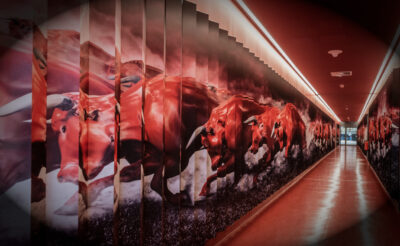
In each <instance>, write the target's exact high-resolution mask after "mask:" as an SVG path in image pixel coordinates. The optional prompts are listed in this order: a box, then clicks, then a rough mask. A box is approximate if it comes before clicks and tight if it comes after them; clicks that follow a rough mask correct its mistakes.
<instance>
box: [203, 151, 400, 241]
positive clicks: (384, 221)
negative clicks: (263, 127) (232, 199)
mask: <svg viewBox="0 0 400 246" xmlns="http://www.w3.org/2000/svg"><path fill="white" fill-rule="evenodd" d="M398 228H400V216H399V214H398V213H397V212H396V210H395V208H394V206H393V205H392V204H391V202H390V200H389V199H388V197H387V196H386V194H385V192H384V190H383V189H382V187H381V186H380V184H379V183H378V180H377V179H376V178H375V176H374V173H373V172H372V170H371V168H370V166H369V164H368V162H367V161H366V159H365V158H364V157H363V156H362V153H361V151H360V149H359V148H358V147H355V146H347V147H344V146H342V147H339V148H336V150H334V151H333V152H332V153H331V154H329V156H328V157H327V158H326V159H325V160H323V161H322V162H321V163H320V164H319V165H318V166H317V167H316V168H315V169H313V170H312V171H311V172H310V173H309V174H308V175H306V176H305V177H304V178H303V179H302V180H301V181H299V183H298V184H296V185H295V186H294V187H293V188H291V189H290V190H289V191H288V192H287V193H286V194H284V195H283V196H282V197H281V198H280V199H278V200H277V201H275V202H274V203H273V204H272V205H271V206H270V207H268V208H267V209H266V210H265V211H264V212H262V213H261V215H260V216H258V217H257V218H256V219H255V220H254V221H253V222H251V223H250V224H249V226H247V227H246V228H244V229H243V230H242V231H240V232H239V233H238V234H236V235H235V236H234V237H233V238H231V240H230V241H228V242H227V243H226V245H305V244H310V243H324V244H328V245H339V244H346V245H367V243H372V245H374V244H376V245H399V244H400V238H399V237H398ZM222 234H223V233H222ZM218 238H221V235H220V236H219V237H218ZM210 243H215V242H211V241H210V242H209V244H210Z"/></svg>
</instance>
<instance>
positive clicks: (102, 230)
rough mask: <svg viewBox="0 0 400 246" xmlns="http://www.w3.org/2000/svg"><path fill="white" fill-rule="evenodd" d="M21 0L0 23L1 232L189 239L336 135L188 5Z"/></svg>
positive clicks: (297, 169)
mask: <svg viewBox="0 0 400 246" xmlns="http://www.w3.org/2000/svg"><path fill="white" fill-rule="evenodd" d="M30 4H31V3H30ZM35 4H36V5H35ZM31 7H32V8H34V9H36V10H38V11H37V12H34V13H35V15H34V16H33V17H32V19H23V18H17V17H13V18H9V19H3V20H1V22H2V24H3V25H2V29H1V36H2V39H1V40H2V41H1V44H0V45H1V49H2V57H1V58H0V63H1V66H0V67H1V87H0V91H1V93H2V97H0V105H1V106H0V132H1V136H0V137H1V141H0V144H1V150H0V151H1V156H2V158H0V168H1V172H0V180H1V182H0V204H1V208H2V209H1V211H2V213H0V216H1V217H0V218H1V219H0V221H1V222H0V232H1V234H0V238H1V240H2V241H5V242H7V243H15V242H16V243H26V242H27V241H29V240H31V241H32V242H33V243H47V244H61V245H64V244H72V243H77V242H79V243H93V244H101V245H103V244H105V245H108V244H113V243H114V244H120V245H139V244H141V245H160V244H168V245H170V244H177V242H179V244H182V245H193V244H204V243H205V241H206V240H207V239H210V238H213V237H215V235H216V232H218V231H222V230H224V229H225V228H226V227H227V226H229V225H231V224H232V223H233V222H234V221H236V220H237V219H239V218H240V217H241V216H243V215H245V214H246V213H247V212H248V211H250V210H251V209H252V208H254V207H255V206H256V205H257V204H259V203H260V202H262V201H263V200H265V199H266V198H267V197H269V196H270V195H271V194H273V193H274V192H275V191H277V190H278V189H279V188H281V187H282V186H283V185H285V184H286V183H288V182H289V181H290V180H292V179H293V178H294V177H296V176H297V175H298V174H300V173H301V172H303V171H304V170H305V169H307V168H308V167H310V166H311V165H312V164H313V163H315V162H316V161H317V160H319V159H320V158H321V157H323V156H324V155H326V154H327V153H328V152H329V151H331V150H332V149H333V148H334V147H335V146H336V145H337V144H338V139H339V135H340V131H339V128H338V127H339V126H338V125H336V124H335V122H334V121H333V120H332V119H330V118H329V117H328V116H326V115H325V114H324V113H323V112H322V111H321V110H320V109H318V108H317V107H316V106H315V105H314V104H312V103H311V102H310V101H309V100H308V99H306V98H305V97H304V96H303V95H302V94H300V93H299V92H298V91H297V90H296V89H295V88H293V87H292V86H291V85H290V84H289V83H287V82H286V81H284V80H283V79H282V78H281V77H280V76H279V75H278V74H276V73H275V72H274V71H273V70H272V69H271V68H269V67H268V65H267V64H264V63H263V62H262V61H260V59H259V58H257V57H256V56H255V55H254V54H253V53H251V52H250V51H249V49H247V48H246V47H243V45H242V44H241V43H239V42H237V41H236V39H235V37H232V36H230V35H229V33H228V32H227V31H225V30H222V29H220V28H219V25H218V23H215V22H212V21H210V20H209V19H208V15H207V14H204V13H201V12H198V11H197V10H196V6H195V5H194V4H192V3H189V2H186V1H183V2H181V1H180V0H168V1H163V0H148V1H144V0H129V1H126V0H120V1H104V2H101V1H90V3H88V4H84V5H81V6H79V5H77V3H74V2H70V3H68V4H65V3H57V4H54V3H52V4H48V5H47V3H46V2H45V1H43V2H42V1H34V4H33V3H32V6H31ZM43 9H44V10H43ZM60 9H63V10H66V9H68V10H67V11H65V12H60ZM43 11H44V12H43ZM46 16H52V18H46ZM53 16H54V17H53ZM44 21H45V23H46V24H43V22H44ZM39 23H42V25H39ZM389 98H390V97H389ZM390 102H391V101H390ZM385 112H386V111H385ZM388 112H389V111H388ZM390 112H392V111H390ZM393 112H394V111H393ZM396 112H397V116H398V111H396ZM395 115H396V113H395ZM380 116H381V115H380ZM385 117H392V118H391V119H393V116H390V115H385ZM397 120H398V118H397ZM393 122H395V120H394V119H393ZM382 124H383V125H384V126H389V125H388V124H389V123H382ZM385 124H386V125H385ZM392 126H394V124H392ZM397 131H398V130H397ZM386 140H387V141H386ZM385 141H386V142H385ZM388 141H389V140H388V139H382V141H381V142H379V143H380V144H381V145H382V146H381V147H379V148H384V145H383V144H384V143H387V142H388ZM397 146H398V145H397ZM374 148H375V147H374ZM376 148H378V147H376ZM385 151H386V152H388V150H387V149H385ZM397 151H398V149H397ZM371 153H373V152H371ZM390 155H391V154H390ZM371 156H372V154H371ZM16 218H17V219H16Z"/></svg>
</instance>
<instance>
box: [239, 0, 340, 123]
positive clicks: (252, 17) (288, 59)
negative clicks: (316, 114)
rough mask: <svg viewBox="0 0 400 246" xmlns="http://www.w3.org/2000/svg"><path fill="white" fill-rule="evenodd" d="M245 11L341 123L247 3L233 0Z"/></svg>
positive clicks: (304, 83) (302, 81)
mask: <svg viewBox="0 0 400 246" xmlns="http://www.w3.org/2000/svg"><path fill="white" fill-rule="evenodd" d="M234 1H235V2H236V3H237V4H238V5H239V6H240V8H241V9H242V11H244V12H245V13H246V15H247V16H248V17H249V18H250V19H251V20H252V21H253V23H254V24H255V25H256V26H257V28H258V29H259V30H260V31H261V32H262V34H263V35H264V37H265V38H266V39H267V41H269V42H270V43H271V44H272V45H273V46H274V48H275V49H276V50H277V51H278V53H279V54H280V55H281V56H282V58H283V59H284V60H285V62H286V63H287V64H288V65H289V67H290V68H291V69H293V70H294V72H295V73H296V74H297V75H298V76H299V78H300V80H299V81H300V83H303V85H305V86H307V87H308V88H309V89H310V90H311V91H312V92H313V93H314V95H315V96H316V97H317V99H318V101H320V103H321V104H322V105H323V106H324V107H325V109H326V110H327V111H328V112H330V113H331V114H332V116H333V117H334V118H335V120H336V121H337V123H339V124H340V123H342V121H341V120H340V118H339V117H338V116H337V115H336V114H335V112H334V111H333V110H332V109H331V107H329V105H328V104H327V103H326V102H325V100H324V99H323V98H322V97H321V96H320V94H319V93H318V92H317V90H315V88H314V87H313V86H312V85H311V83H310V82H309V81H308V80H307V78H306V77H305V76H304V75H303V74H302V73H301V72H300V70H299V69H298V68H297V67H296V65H294V63H293V62H292V60H290V58H289V57H288V56H287V55H286V53H285V51H283V49H282V48H281V47H280V46H279V44H278V43H277V42H276V41H275V39H274V38H273V37H272V35H271V34H270V33H269V32H268V31H267V29H266V28H265V27H264V26H263V24H261V22H260V21H259V20H258V19H257V17H256V16H255V15H254V13H253V12H252V11H251V10H250V9H249V8H248V7H247V5H246V4H245V3H244V2H243V1H242V0H234Z"/></svg>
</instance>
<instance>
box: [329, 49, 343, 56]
mask: <svg viewBox="0 0 400 246" xmlns="http://www.w3.org/2000/svg"><path fill="white" fill-rule="evenodd" d="M342 53H343V50H330V51H328V54H329V55H331V56H332V57H333V58H336V57H338V56H339V55H340V54H342Z"/></svg>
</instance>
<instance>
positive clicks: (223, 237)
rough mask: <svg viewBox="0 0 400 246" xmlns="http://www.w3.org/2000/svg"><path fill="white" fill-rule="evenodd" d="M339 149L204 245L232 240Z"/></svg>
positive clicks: (221, 243) (219, 243) (220, 243)
mask: <svg viewBox="0 0 400 246" xmlns="http://www.w3.org/2000/svg"><path fill="white" fill-rule="evenodd" d="M338 147H340V145H338V146H336V147H335V148H334V149H333V150H331V151H330V152H329V153H327V154H326V155H325V156H323V157H322V158H321V159H319V160H318V161H317V162H315V163H314V164H312V165H311V166H310V167H309V168H307V169H306V170H304V171H303V172H302V173H300V174H299V175H297V176H296V177H295V178H294V179H292V180H291V181H289V182H288V183H287V184H285V185H284V186H282V187H281V188H280V189H279V190H277V191H276V192H275V193H273V194H272V195H271V196H269V197H268V198H267V199H265V200H264V201H263V202H261V203H260V204H259V205H257V206H256V207H255V208H253V209H252V210H251V211H249V212H248V213H247V214H245V215H243V216H242V217H241V218H240V219H238V220H237V221H235V222H234V223H233V224H232V225H230V226H228V227H227V228H226V229H225V230H224V231H223V232H218V233H217V235H216V237H215V238H213V239H210V240H208V241H207V242H206V245H223V244H225V243H226V242H227V241H229V240H230V239H231V238H233V237H234V236H235V235H236V234H237V233H238V232H240V231H241V230H242V229H243V228H245V227H246V226H247V225H248V224H250V223H251V222H252V221H253V220H254V219H255V218H257V217H258V215H260V214H261V213H262V212H264V211H265V210H266V209H267V208H268V207H269V206H271V205H272V204H273V203H274V202H275V201H276V200H278V199H279V198H280V197H281V196H283V195H284V194H285V193H286V192H288V191H289V190H290V189H291V188H292V187H293V186H294V185H295V184H297V183H298V182H299V181H300V180H301V179H303V178H304V177H305V176H306V175H307V174H308V173H310V172H311V171H312V170H313V169H314V168H315V167H316V166H318V164H319V163H320V162H322V161H323V160H324V159H325V158H327V157H328V156H329V155H330V154H331V153H332V152H333V151H335V150H336V148H338Z"/></svg>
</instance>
